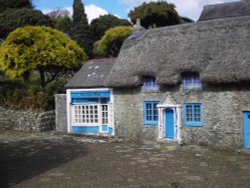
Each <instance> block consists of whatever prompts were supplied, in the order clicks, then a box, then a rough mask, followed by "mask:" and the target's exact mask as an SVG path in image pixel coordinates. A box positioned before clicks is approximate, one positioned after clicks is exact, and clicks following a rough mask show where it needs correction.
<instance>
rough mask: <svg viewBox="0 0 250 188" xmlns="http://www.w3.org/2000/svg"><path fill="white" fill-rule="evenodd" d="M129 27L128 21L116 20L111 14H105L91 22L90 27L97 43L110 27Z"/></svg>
mask: <svg viewBox="0 0 250 188" xmlns="http://www.w3.org/2000/svg"><path fill="white" fill-rule="evenodd" d="M130 25H131V24H130V23H129V21H128V20H125V19H120V18H117V17H116V16H114V15H112V14H107V15H104V16H100V17H99V18H96V19H94V20H92V22H91V24H90V27H91V31H92V32H93V36H94V41H97V40H100V39H101V37H102V36H103V35H104V34H105V32H106V31H107V30H108V29H110V28H112V27H116V26H130Z"/></svg>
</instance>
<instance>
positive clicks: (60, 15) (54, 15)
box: [47, 8, 70, 20]
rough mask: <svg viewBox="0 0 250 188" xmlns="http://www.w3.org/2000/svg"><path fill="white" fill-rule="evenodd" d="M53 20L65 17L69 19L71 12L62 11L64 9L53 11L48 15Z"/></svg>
mask: <svg viewBox="0 0 250 188" xmlns="http://www.w3.org/2000/svg"><path fill="white" fill-rule="evenodd" d="M47 15H48V16H49V17H50V18H51V19H52V20H54V19H56V18H63V17H66V16H67V17H69V16H70V12H69V11H68V10H66V9H62V8H55V9H54V10H53V11H51V12H49V13H48V14H47Z"/></svg>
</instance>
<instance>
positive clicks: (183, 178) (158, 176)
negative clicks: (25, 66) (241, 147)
mask: <svg viewBox="0 0 250 188" xmlns="http://www.w3.org/2000/svg"><path fill="white" fill-rule="evenodd" d="M157 148H158V149H157ZM0 187H1V188H2V187H21V188H28V187H34V188H39V187H42V188H47V187H51V188H54V187H57V188H61V187H62V188H64V187H67V188H68V187H73V188H74V187H79V188H80V187H81V188H82V187H83V188H125V187H132V188H151V187H152V188H158V187H159V188H166V187H172V188H184V187H191V188H196V187H199V188H200V187H212V188H217V187H218V188H219V187H223V188H224V187H225V188H230V187H235V188H249V187H250V156H247V155H237V154H235V153H229V152H218V151H212V150H209V149H207V148H203V147H199V146H183V147H180V148H178V149H177V150H175V149H174V148H173V147H168V148H165V147H163V146H161V147H159V146H157V147H152V146H145V145H137V144H122V143H107V142H103V141H101V142H100V141H95V140H91V139H86V138H83V137H76V136H67V135H53V134H24V133H19V132H0Z"/></svg>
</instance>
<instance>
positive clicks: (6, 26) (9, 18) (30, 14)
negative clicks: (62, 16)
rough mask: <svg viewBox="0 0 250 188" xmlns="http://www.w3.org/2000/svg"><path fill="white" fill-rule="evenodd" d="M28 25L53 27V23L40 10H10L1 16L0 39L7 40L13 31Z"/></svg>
mask: <svg viewBox="0 0 250 188" xmlns="http://www.w3.org/2000/svg"><path fill="white" fill-rule="evenodd" d="M26 25H45V26H52V21H51V19H50V18H49V17H48V16H46V15H43V13H42V12H41V11H39V10H33V9H27V8H21V9H8V10H6V11H4V12H2V13H1V14H0V31H1V32H0V38H5V37H7V35H8V34H9V33H10V32H11V31H13V30H15V29H16V28H18V27H22V26H26Z"/></svg>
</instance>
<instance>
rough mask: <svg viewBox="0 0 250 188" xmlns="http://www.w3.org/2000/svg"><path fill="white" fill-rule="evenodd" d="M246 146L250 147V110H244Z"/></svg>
mask: <svg viewBox="0 0 250 188" xmlns="http://www.w3.org/2000/svg"><path fill="white" fill-rule="evenodd" d="M243 122H244V128H243V130H244V148H246V149H250V112H243Z"/></svg>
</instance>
